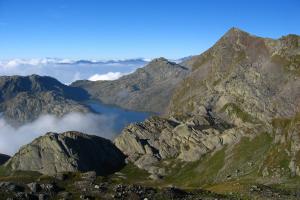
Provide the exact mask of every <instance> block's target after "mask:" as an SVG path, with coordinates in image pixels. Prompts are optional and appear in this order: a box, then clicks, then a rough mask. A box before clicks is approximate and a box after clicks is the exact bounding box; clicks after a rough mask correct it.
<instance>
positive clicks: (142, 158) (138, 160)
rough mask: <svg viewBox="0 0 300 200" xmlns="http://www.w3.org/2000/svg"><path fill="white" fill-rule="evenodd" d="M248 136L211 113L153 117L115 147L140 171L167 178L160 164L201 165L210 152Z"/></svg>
mask: <svg viewBox="0 0 300 200" xmlns="http://www.w3.org/2000/svg"><path fill="white" fill-rule="evenodd" d="M245 132H246V130H245V129H243V128H237V127H233V126H232V125H230V124H227V123H226V122H224V121H220V120H219V119H216V118H213V117H212V116H210V115H209V113H205V114H204V115H202V116H198V117H195V116H185V117H184V118H181V119H178V118H177V119H176V118H174V117H173V118H170V119H165V118H161V117H152V118H150V119H148V120H146V121H145V122H142V123H137V124H132V125H130V126H128V127H127V128H125V129H124V130H123V132H122V134H121V135H120V136H118V137H117V138H116V139H115V141H114V143H115V145H116V146H117V147H118V148H119V149H121V151H122V152H123V153H124V154H125V155H127V156H128V160H129V161H131V162H133V163H134V164H135V165H137V166H138V167H140V168H142V169H146V170H147V171H148V172H150V173H152V174H154V175H157V174H159V175H164V170H162V169H159V168H157V167H155V164H157V162H158V161H160V160H165V159H179V160H182V161H187V162H191V161H197V160H199V159H200V158H201V157H202V156H203V155H205V154H207V153H209V152H213V151H216V150H219V149H221V148H223V147H224V146H225V145H231V144H233V143H237V142H238V141H239V139H240V138H241V137H243V135H245Z"/></svg>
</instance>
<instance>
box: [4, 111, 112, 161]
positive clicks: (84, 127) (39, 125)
mask: <svg viewBox="0 0 300 200" xmlns="http://www.w3.org/2000/svg"><path fill="white" fill-rule="evenodd" d="M115 119H116V116H115V115H98V114H92V113H88V114H81V113H69V114H67V115H65V116H64V117H62V118H58V117H55V116H53V115H44V116H41V117H39V118H38V119H37V120H35V121H33V122H32V123H28V124H25V125H23V126H21V127H18V128H14V127H12V126H11V125H9V124H8V123H7V122H6V121H5V120H4V119H3V118H0V153H4V154H8V155H12V154H14V153H15V152H16V151H17V150H18V149H19V148H20V147H21V146H22V145H24V144H27V143H30V142H31V141H32V140H33V139H35V138H36V137H39V136H41V135H44V134H45V133H47V132H58V133H61V132H65V131H71V130H73V131H80V132H84V133H88V134H93V135H98V136H101V137H105V138H108V139H112V138H113V137H114V136H115V134H116V132H115V129H114V123H116V122H115Z"/></svg>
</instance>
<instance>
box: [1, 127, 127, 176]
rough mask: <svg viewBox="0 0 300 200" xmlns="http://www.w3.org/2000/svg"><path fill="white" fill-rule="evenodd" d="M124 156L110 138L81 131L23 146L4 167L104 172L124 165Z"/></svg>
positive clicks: (51, 135)
mask: <svg viewBox="0 0 300 200" xmlns="http://www.w3.org/2000/svg"><path fill="white" fill-rule="evenodd" d="M124 158H125V157H124V155H123V154H122V152H121V151H120V150H118V149H117V148H116V147H115V146H114V145H113V144H112V142H111V141H109V140H107V139H104V138H101V137H97V136H92V135H86V134H83V133H80V132H74V131H71V132H65V133H62V134H57V133H47V134H46V135H44V136H41V137H39V138H37V139H35V140H34V141H33V142H32V143H30V144H28V145H25V146H23V147H22V148H21V149H20V150H19V151H18V152H17V153H16V154H15V155H14V156H13V157H12V158H11V159H10V160H9V161H8V162H7V163H6V164H5V166H6V167H7V168H8V169H10V170H12V171H16V170H18V171H20V170H21V171H37V172H40V173H42V174H48V175H53V174H56V173H58V172H67V171H68V172H76V171H81V172H85V171H96V172H97V173H98V174H100V175H105V174H109V173H112V172H114V171H116V170H119V169H120V168H121V167H122V166H123V165H124Z"/></svg>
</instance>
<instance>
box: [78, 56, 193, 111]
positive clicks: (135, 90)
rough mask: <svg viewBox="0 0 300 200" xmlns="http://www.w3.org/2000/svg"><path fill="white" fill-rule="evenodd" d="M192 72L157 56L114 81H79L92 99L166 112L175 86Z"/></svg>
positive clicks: (128, 107)
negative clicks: (143, 65)
mask: <svg viewBox="0 0 300 200" xmlns="http://www.w3.org/2000/svg"><path fill="white" fill-rule="evenodd" d="M188 73H189V70H188V68H186V67H183V66H181V65H179V64H176V63H173V62H170V61H168V60H167V59H165V58H157V59H154V60H152V61H151V62H150V63H148V64H147V65H146V66H145V67H143V68H139V69H137V70H136V71H135V72H134V73H132V74H129V75H126V76H123V77H121V78H120V79H118V80H114V81H77V82H75V83H73V84H72V86H75V87H80V88H83V89H85V90H86V91H87V92H88V93H89V94H90V95H91V98H93V99H97V100H100V101H102V102H104V103H106V104H114V105H117V106H120V107H123V108H127V109H131V110H137V111H146V112H154V113H163V112H164V111H165V110H166V108H167V106H168V104H169V101H170V99H171V96H172V94H173V91H174V88H175V87H176V86H177V84H178V83H180V82H181V81H182V79H183V78H184V77H185V76H186V75H187V74H188Z"/></svg>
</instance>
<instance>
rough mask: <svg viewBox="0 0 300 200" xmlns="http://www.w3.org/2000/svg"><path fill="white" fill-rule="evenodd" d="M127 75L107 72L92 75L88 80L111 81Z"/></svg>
mask: <svg viewBox="0 0 300 200" xmlns="http://www.w3.org/2000/svg"><path fill="white" fill-rule="evenodd" d="M126 74H127V73H121V72H108V73H106V74H94V75H93V76H91V77H90V78H89V80H90V81H100V80H103V81H111V80H116V79H119V78H120V77H122V76H124V75H126Z"/></svg>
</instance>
